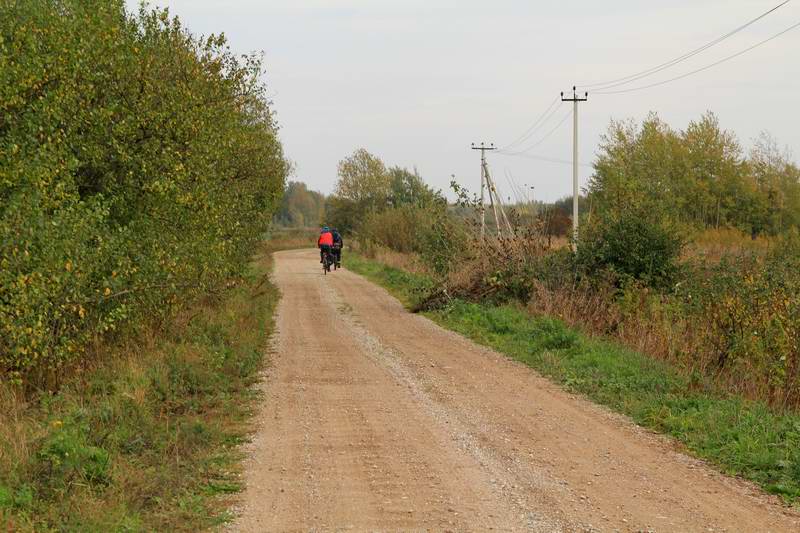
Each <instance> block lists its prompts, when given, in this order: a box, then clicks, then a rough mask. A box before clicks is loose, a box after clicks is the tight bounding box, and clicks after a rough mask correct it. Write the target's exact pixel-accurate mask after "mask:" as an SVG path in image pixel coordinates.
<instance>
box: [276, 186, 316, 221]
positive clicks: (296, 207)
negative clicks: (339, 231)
mask: <svg viewBox="0 0 800 533" xmlns="http://www.w3.org/2000/svg"><path fill="white" fill-rule="evenodd" d="M325 200H326V198H325V195H324V194H322V193H319V192H316V191H309V190H308V187H306V184H305V183H301V182H297V181H290V182H289V183H288V184H287V185H286V191H285V192H284V193H283V199H282V200H281V205H280V207H279V208H278V212H277V213H275V218H274V221H275V223H276V224H278V225H279V226H282V227H286V228H316V227H319V226H320V225H321V224H322V223H323V218H324V217H325Z"/></svg>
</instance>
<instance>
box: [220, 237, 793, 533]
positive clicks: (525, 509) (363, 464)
mask: <svg viewBox="0 0 800 533" xmlns="http://www.w3.org/2000/svg"><path fill="white" fill-rule="evenodd" d="M318 258H319V256H318V255H317V253H316V252H315V251H313V250H312V251H309V250H301V251H287V252H280V253H277V254H276V255H275V272H274V279H275V281H276V283H277V284H278V286H279V287H280V289H281V291H282V293H283V299H282V301H281V303H280V306H279V309H278V317H277V326H278V329H277V334H276V338H275V345H274V349H275V353H274V355H273V356H272V365H271V367H270V368H269V370H268V372H267V376H266V378H265V381H264V383H263V387H264V392H265V398H264V403H263V407H262V410H261V413H260V415H259V429H258V433H257V435H256V436H255V438H254V441H253V442H252V444H251V445H250V449H249V452H250V454H251V458H250V459H249V460H248V462H247V470H246V475H245V478H246V479H245V481H246V486H247V488H246V491H245V493H244V496H243V498H242V503H241V506H240V509H239V512H240V518H239V520H238V521H237V522H236V523H235V524H234V527H233V529H234V530H237V531H248V532H249V531H259V532H260V531H343V530H345V531H346V530H353V531H365V530H367V531H376V530H383V531H386V530H389V531H398V530H403V531H406V530H415V531H419V530H429V531H489V530H495V531H544V532H552V531H659V532H660V531H730V532H734V531H736V532H738V531H743V532H764V531H794V532H797V531H800V520H799V519H798V515H797V514H795V513H793V512H791V511H789V510H787V509H784V508H782V507H781V506H780V505H778V504H777V502H776V500H774V499H772V498H770V497H768V496H765V495H763V494H761V493H760V492H759V491H758V490H757V489H755V488H754V487H753V486H751V485H750V484H748V483H745V482H742V481H740V480H736V479H731V478H727V477H725V476H722V475H720V474H718V473H716V472H714V471H713V470H711V469H710V468H708V467H706V466H705V465H704V464H702V463H701V462H700V461H697V460H695V459H692V458H689V457H687V456H685V455H683V454H682V453H680V452H679V451H678V449H677V446H676V445H674V444H672V443H671V442H670V441H669V440H667V439H665V438H662V437H659V436H657V435H653V434H652V433H650V432H647V431H645V430H643V429H641V428H638V427H637V426H635V425H634V424H632V423H631V422H629V421H627V420H626V419H624V418H622V417H619V416H617V415H614V414H612V413H610V412H608V411H606V410H605V409H603V408H601V407H597V406H595V405H593V404H591V403H589V402H588V401H585V400H583V399H581V398H579V397H576V396H574V395H571V394H568V393H566V392H564V391H562V390H560V389H559V388H558V387H556V386H555V385H553V384H551V383H550V382H548V381H546V380H545V379H543V378H541V377H540V376H538V375H537V374H536V373H535V372H533V371H532V370H530V369H529V368H527V367H524V366H522V365H520V364H517V363H515V362H513V361H510V360H508V359H507V358H505V357H503V356H502V355H500V354H498V353H496V352H493V351H491V350H488V349H486V348H482V347H480V346H477V345H475V344H474V343H472V342H470V341H468V340H466V339H464V338H462V337H460V336H458V335H456V334H453V333H451V332H448V331H445V330H443V329H441V328H439V327H438V326H436V325H435V324H433V323H432V322H430V321H429V320H427V319H426V318H424V317H422V316H417V315H413V314H410V313H408V312H406V311H405V310H404V309H403V307H402V306H401V305H400V303H398V302H397V301H396V300H395V299H394V298H392V297H391V296H389V295H388V294H387V293H386V292H385V291H384V290H383V289H381V288H379V287H377V286H375V285H373V284H371V283H369V282H367V281H366V280H364V279H363V278H361V277H359V276H357V275H355V274H353V273H350V272H348V271H347V270H340V271H338V272H335V273H332V274H330V275H328V276H323V275H322V269H321V268H320V266H319V264H318V262H317V261H318Z"/></svg>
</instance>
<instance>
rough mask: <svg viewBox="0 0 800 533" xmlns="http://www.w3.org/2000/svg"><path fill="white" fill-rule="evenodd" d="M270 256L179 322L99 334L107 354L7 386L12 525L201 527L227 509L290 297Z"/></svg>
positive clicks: (0, 502)
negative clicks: (256, 388)
mask: <svg viewBox="0 0 800 533" xmlns="http://www.w3.org/2000/svg"><path fill="white" fill-rule="evenodd" d="M265 252H266V250H265ZM269 261H270V259H269V256H268V255H266V253H264V254H262V255H259V256H258V257H257V258H256V261H255V262H254V263H253V265H252V268H251V270H250V272H249V274H248V275H247V276H246V277H245V278H243V279H238V280H232V281H231V282H229V286H228V289H227V290H226V291H225V292H224V293H222V294H220V295H218V296H216V297H209V298H206V299H204V300H203V301H200V302H198V303H197V304H195V305H192V306H190V307H189V308H187V309H185V310H184V311H183V312H181V313H180V314H179V315H178V316H176V317H175V318H174V319H173V320H171V321H169V322H166V323H163V324H160V325H159V324H154V325H151V326H148V327H145V328H142V329H140V330H139V332H138V334H137V335H135V336H130V337H126V338H124V339H122V340H120V341H118V342H117V343H116V344H114V345H108V344H100V345H95V346H94V347H93V348H92V350H93V354H92V355H93V357H92V358H91V360H92V361H95V363H94V364H92V365H91V366H85V367H83V368H81V369H79V370H77V371H76V372H75V373H74V374H73V375H70V376H69V377H68V379H67V380H66V381H65V382H64V383H63V384H62V387H61V389H60V390H59V391H58V392H57V393H55V394H44V393H43V394H41V395H39V396H35V397H31V398H26V397H25V396H22V395H21V394H19V392H18V391H17V390H16V389H15V388H13V387H11V386H9V385H7V384H3V385H2V386H0V525H2V526H3V527H4V528H5V529H8V530H12V531H15V530H18V531H34V530H35V531H197V530H200V529H205V528H208V527H211V526H214V525H216V524H219V523H220V522H221V521H224V520H225V519H226V516H227V515H226V503H225V499H224V497H225V496H226V495H229V494H230V493H232V492H235V491H237V490H238V489H239V481H238V476H237V475H236V472H237V469H238V465H237V461H238V459H239V452H237V451H236V445H237V444H238V443H240V442H242V440H243V439H244V438H245V436H246V434H247V433H248V432H249V431H250V429H249V423H248V421H249V415H250V412H251V408H252V405H253V401H254V400H255V399H256V396H255V393H254V392H253V389H252V388H251V385H252V384H253V383H254V382H255V380H256V379H257V373H258V370H259V369H260V368H261V366H262V364H263V360H264V350H265V344H266V340H267V336H268V335H269V332H270V331H271V327H270V323H271V317H272V311H273V309H274V306H275V304H276V302H277V300H278V293H277V290H276V288H275V287H274V286H273V285H271V284H270V282H269V280H268V279H267V278H266V274H267V271H268V269H269ZM220 496H222V497H223V498H220Z"/></svg>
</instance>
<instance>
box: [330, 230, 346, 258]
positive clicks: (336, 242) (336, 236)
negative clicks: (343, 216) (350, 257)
mask: <svg viewBox="0 0 800 533" xmlns="http://www.w3.org/2000/svg"><path fill="white" fill-rule="evenodd" d="M331 233H332V234H333V248H332V250H333V256H334V258H335V261H336V264H337V265H340V264H341V262H342V248H343V247H344V241H343V240H342V234H341V233H339V230H337V229H336V228H333V229H332V230H331Z"/></svg>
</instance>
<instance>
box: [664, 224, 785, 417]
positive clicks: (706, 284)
mask: <svg viewBox="0 0 800 533" xmlns="http://www.w3.org/2000/svg"><path fill="white" fill-rule="evenodd" d="M690 280H691V283H688V284H687V285H686V286H685V287H684V288H682V290H681V293H680V294H681V296H682V298H683V300H684V301H685V304H686V309H687V314H689V315H690V316H693V317H694V318H695V319H696V320H697V321H698V322H700V323H702V324H703V332H704V335H703V338H704V339H705V342H706V343H707V347H708V350H709V351H710V353H711V355H712V357H713V360H712V365H713V367H714V368H716V369H718V370H722V369H725V370H728V371H731V372H736V371H739V370H741V371H743V372H747V373H748V374H749V375H750V376H751V379H752V380H753V381H754V382H756V383H764V384H765V386H766V388H767V391H766V392H767V394H768V395H769V396H771V399H772V400H777V401H781V402H786V403H790V404H797V403H798V402H800V302H799V301H798V299H797V294H800V239H798V238H797V237H796V236H795V237H792V238H788V239H786V240H784V241H783V242H782V244H781V245H780V246H778V247H777V248H776V249H775V251H773V252H771V253H770V254H768V255H767V256H766V257H765V258H763V259H762V258H759V257H757V256H752V255H745V256H738V257H728V258H725V259H723V260H722V261H721V262H720V263H719V264H717V265H711V266H706V267H704V268H699V269H698V271H697V272H695V274H694V276H692V277H691V278H690Z"/></svg>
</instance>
